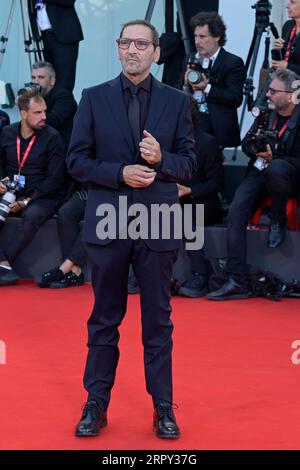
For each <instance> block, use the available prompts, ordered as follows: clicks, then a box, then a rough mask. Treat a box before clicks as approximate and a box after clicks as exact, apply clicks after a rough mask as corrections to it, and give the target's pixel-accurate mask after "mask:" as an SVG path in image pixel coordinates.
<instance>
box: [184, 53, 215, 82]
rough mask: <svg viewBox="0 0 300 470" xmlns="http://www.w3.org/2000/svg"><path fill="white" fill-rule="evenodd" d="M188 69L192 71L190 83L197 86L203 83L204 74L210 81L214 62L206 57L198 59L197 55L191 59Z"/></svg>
mask: <svg viewBox="0 0 300 470" xmlns="http://www.w3.org/2000/svg"><path fill="white" fill-rule="evenodd" d="M188 67H189V68H190V69H191V70H190V71H189V72H188V76H187V79H188V82H189V83H190V84H191V85H197V84H199V83H201V82H202V81H203V77H202V74H204V75H205V77H206V78H208V79H209V77H210V71H211V67H212V61H211V59H208V58H206V57H197V54H196V55H193V56H191V57H190V58H189V61H188Z"/></svg>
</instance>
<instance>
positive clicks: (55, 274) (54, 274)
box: [36, 268, 65, 287]
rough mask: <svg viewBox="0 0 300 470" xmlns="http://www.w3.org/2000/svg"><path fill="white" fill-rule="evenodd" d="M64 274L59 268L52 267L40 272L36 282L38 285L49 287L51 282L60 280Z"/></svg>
mask: <svg viewBox="0 0 300 470" xmlns="http://www.w3.org/2000/svg"><path fill="white" fill-rule="evenodd" d="M64 276H65V275H64V273H63V272H62V271H61V270H60V269H59V268H54V269H51V270H50V271H47V272H46V273H44V274H42V275H41V276H40V277H39V278H38V279H36V283H37V285H38V286H39V287H49V286H50V284H51V282H55V281H61V280H62V279H63V278H64Z"/></svg>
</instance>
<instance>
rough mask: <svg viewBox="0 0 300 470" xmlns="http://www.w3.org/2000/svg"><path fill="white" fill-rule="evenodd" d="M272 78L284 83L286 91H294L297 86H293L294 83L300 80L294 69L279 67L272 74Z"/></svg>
mask: <svg viewBox="0 0 300 470" xmlns="http://www.w3.org/2000/svg"><path fill="white" fill-rule="evenodd" d="M271 79H272V80H275V79H277V80H279V81H281V82H282V83H284V85H285V89H286V91H294V90H295V88H294V87H293V84H294V82H295V81H296V80H300V77H299V75H297V74H296V73H295V72H293V70H289V69H278V70H275V72H273V73H272V74H271Z"/></svg>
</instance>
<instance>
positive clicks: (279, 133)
mask: <svg viewBox="0 0 300 470" xmlns="http://www.w3.org/2000/svg"><path fill="white" fill-rule="evenodd" d="M277 124H278V114H277V116H276V118H275V121H274V124H273V130H274V131H275V130H276V127H277ZM288 124H289V119H288V120H287V121H285V123H284V124H283V126H282V128H281V129H280V130H279V131H278V137H279V139H281V137H282V136H283V134H284V133H285V131H286V130H287V128H288Z"/></svg>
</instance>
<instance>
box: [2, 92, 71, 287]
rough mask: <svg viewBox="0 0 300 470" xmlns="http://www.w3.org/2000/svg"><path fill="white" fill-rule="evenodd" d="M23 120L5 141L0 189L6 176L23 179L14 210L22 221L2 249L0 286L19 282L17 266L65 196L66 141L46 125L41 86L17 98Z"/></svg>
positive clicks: (6, 134)
mask: <svg viewBox="0 0 300 470" xmlns="http://www.w3.org/2000/svg"><path fill="white" fill-rule="evenodd" d="M17 105H18V107H19V110H20V113H21V122H20V123H15V124H11V125H9V126H5V128H4V129H3V131H2V134H1V141H0V178H1V179H2V182H0V194H4V193H5V192H6V191H7V188H6V186H5V184H4V182H3V180H5V179H6V178H9V179H10V180H12V179H15V180H17V181H18V183H19V186H20V190H19V191H18V193H17V194H18V197H17V200H16V201H15V202H14V203H12V204H10V210H11V213H12V214H13V215H20V216H21V217H22V222H21V224H20V226H19V229H18V231H17V233H16V236H15V237H14V239H13V240H11V242H10V243H9V244H8V246H6V247H4V249H3V248H2V247H1V248H2V249H1V252H0V285H6V284H12V283H15V282H16V280H17V279H18V276H17V274H16V273H15V272H14V270H13V269H12V267H11V263H13V262H14V260H15V259H16V257H17V256H18V255H19V253H20V252H21V251H22V250H23V249H24V248H25V247H26V246H27V245H28V243H29V242H30V241H31V240H32V238H33V237H34V235H35V233H36V232H37V230H38V228H39V227H40V226H41V225H42V224H43V223H44V222H45V221H46V220H47V219H49V218H50V217H51V216H52V215H53V214H54V213H55V211H56V209H57V207H58V205H59V203H60V201H61V200H62V198H63V192H64V188H63V184H62V177H63V169H64V150H63V143H62V141H61V138H60V136H59V134H58V133H57V131H56V130H55V129H53V128H52V127H50V126H48V125H46V124H45V122H46V104H45V101H44V99H43V98H42V96H41V95H40V94H39V93H37V92H36V91H27V92H25V93H24V94H22V95H20V96H19V97H18V99H17Z"/></svg>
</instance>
